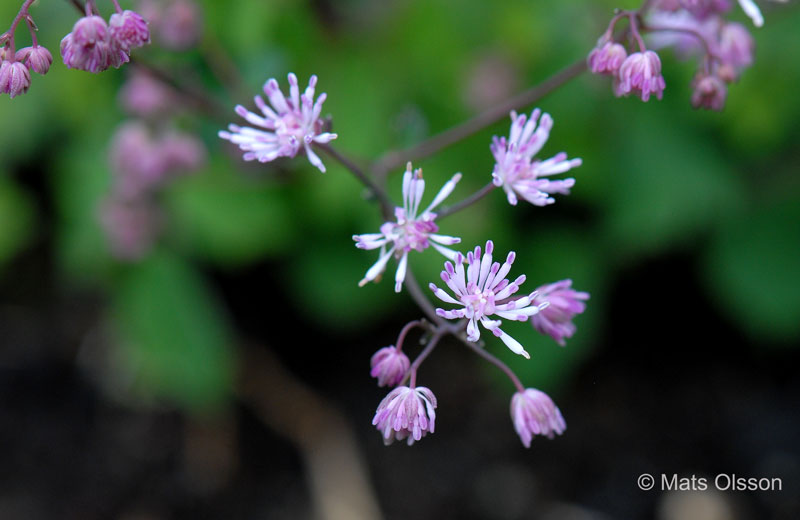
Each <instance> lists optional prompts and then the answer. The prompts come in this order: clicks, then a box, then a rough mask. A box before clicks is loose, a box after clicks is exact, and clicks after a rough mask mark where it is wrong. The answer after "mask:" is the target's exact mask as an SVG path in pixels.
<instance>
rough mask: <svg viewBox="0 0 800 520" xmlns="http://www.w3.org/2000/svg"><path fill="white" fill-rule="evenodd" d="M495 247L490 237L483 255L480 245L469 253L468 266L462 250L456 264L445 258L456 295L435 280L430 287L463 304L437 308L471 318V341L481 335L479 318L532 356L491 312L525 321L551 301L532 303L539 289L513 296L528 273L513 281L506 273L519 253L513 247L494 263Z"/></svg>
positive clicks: (447, 277)
mask: <svg viewBox="0 0 800 520" xmlns="http://www.w3.org/2000/svg"><path fill="white" fill-rule="evenodd" d="M493 250H494V244H493V243H492V241H491V240H489V241H487V242H486V253H485V254H484V255H481V248H480V247H476V248H475V250H474V251H470V252H469V253H467V258H466V260H467V268H466V269H465V268H464V256H463V255H462V254H461V253H458V254H457V255H456V258H455V267H454V266H453V264H451V263H450V262H449V261H448V262H445V264H444V268H445V270H444V271H442V274H441V276H442V280H443V281H444V283H446V284H447V287H449V288H450V290H451V291H453V294H454V295H455V297H453V296H451V295H450V294H448V293H447V292H445V291H444V290H442V289H439V288H438V287H437V286H436V285H434V284H430V286H429V287H430V289H431V291H433V294H435V295H436V297H437V298H439V299H440V300H442V301H443V302H446V303H451V304H454V305H458V306H459V307H461V308H459V309H454V310H444V309H436V314H437V315H439V316H441V317H443V318H446V319H448V320H460V319H462V318H466V319H467V320H469V322H468V323H467V340H469V341H478V340H479V339H480V331H479V330H478V322H480V323H481V325H483V327H484V328H485V329H486V330H488V331H491V332H492V334H494V335H495V336H497V337H499V338H500V340H502V341H503V343H505V344H506V346H507V347H508V348H509V349H511V351H512V352H514V353H516V354H519V355H521V356H524V357H526V358H528V359H530V355H529V354H528V353H527V352H526V351H525V349H524V348H523V347H522V345H521V344H520V343H519V342H518V341H517V340H515V339H514V338H512V337H511V336H509V335H508V334H506V333H505V332H503V331H502V330H500V325H501V324H502V322H501V321H500V320H492V319H490V316H498V317H500V318H503V319H508V320H515V321H525V320H527V319H528V318H529V317H531V316H533V315H535V314H536V313H538V312H539V311H541V310H543V309H545V308H546V307H547V305H548V304H547V303H546V302H545V303H542V304H537V305H534V304H532V302H533V299H534V298H535V297H536V293H535V292H533V293H531V294H529V295H528V296H523V297H521V298H516V299H514V298H511V296H512V295H513V294H514V293H516V292H517V291H518V290H519V286H520V285H522V284H523V282H525V275H521V276H519V277H518V278H517V279H516V280H514V281H513V282H511V283H509V282H508V280H507V279H506V275H508V272H509V271H510V270H511V264H513V263H514V259H515V257H516V254H515V253H514V252H513V251H512V252H510V253H509V254H508V257H507V258H506V261H505V263H503V265H502V266H501V265H500V264H499V263H498V262H494V263H492V251H493ZM465 277H466V278H465Z"/></svg>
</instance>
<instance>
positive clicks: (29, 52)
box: [16, 45, 53, 74]
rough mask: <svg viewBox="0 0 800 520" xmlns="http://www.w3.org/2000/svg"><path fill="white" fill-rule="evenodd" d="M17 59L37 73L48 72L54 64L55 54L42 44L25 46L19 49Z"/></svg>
mask: <svg viewBox="0 0 800 520" xmlns="http://www.w3.org/2000/svg"><path fill="white" fill-rule="evenodd" d="M16 60H17V61H21V62H22V63H24V64H25V65H26V66H27V67H28V68H29V69H30V70H32V71H33V72H36V73H37V74H47V71H48V70H50V65H52V64H53V55H52V54H50V51H48V50H47V49H46V48H44V47H42V46H41V45H34V46H33V47H23V48H22V49H20V50H18V51H17V54H16Z"/></svg>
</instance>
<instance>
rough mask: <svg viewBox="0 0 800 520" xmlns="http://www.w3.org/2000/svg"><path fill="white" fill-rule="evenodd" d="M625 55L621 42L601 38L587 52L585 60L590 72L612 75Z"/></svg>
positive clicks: (620, 64)
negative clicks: (590, 50)
mask: <svg viewBox="0 0 800 520" xmlns="http://www.w3.org/2000/svg"><path fill="white" fill-rule="evenodd" d="M601 43H602V45H601ZM627 57H628V53H627V51H626V50H625V47H623V46H622V45H621V44H619V43H616V42H613V41H610V40H606V39H605V38H601V39H600V41H599V42H597V46H596V47H595V48H594V49H592V52H590V53H589V57H588V59H587V62H588V64H589V70H590V71H591V72H592V74H610V75H614V74H616V73H617V72H618V71H619V68H620V67H621V66H622V63H623V62H624V61H625V58H627Z"/></svg>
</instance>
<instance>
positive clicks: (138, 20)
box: [108, 9, 150, 51]
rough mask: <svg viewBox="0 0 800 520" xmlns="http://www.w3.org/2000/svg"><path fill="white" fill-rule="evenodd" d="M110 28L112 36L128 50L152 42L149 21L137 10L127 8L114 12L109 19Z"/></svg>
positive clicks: (121, 46)
mask: <svg viewBox="0 0 800 520" xmlns="http://www.w3.org/2000/svg"><path fill="white" fill-rule="evenodd" d="M108 28H109V31H110V33H111V38H112V39H113V40H115V41H116V42H117V44H118V45H119V46H120V48H122V49H124V50H126V51H130V50H131V49H135V48H136V47H141V46H143V45H144V44H146V43H150V30H149V29H148V28H147V22H146V21H145V19H144V18H142V16H141V15H140V14H139V13H137V12H135V11H130V10H128V9H126V10H124V11H122V12H121V13H114V14H112V15H111V18H109V20H108Z"/></svg>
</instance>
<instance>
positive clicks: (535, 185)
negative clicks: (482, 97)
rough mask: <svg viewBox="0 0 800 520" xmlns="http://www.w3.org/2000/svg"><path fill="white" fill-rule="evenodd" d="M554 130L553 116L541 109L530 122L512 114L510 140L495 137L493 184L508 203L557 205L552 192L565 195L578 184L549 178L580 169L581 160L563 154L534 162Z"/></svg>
mask: <svg viewBox="0 0 800 520" xmlns="http://www.w3.org/2000/svg"><path fill="white" fill-rule="evenodd" d="M540 116H541V118H540ZM552 128H553V118H552V117H550V114H547V113H545V114H542V112H541V110H539V109H538V108H537V109H535V110H534V111H533V112H532V113H531V117H530V118H529V119H528V118H526V117H525V114H521V115H517V113H516V112H511V131H510V133H509V136H508V139H506V138H505V137H499V138H498V137H497V136H495V137H493V138H492V145H491V147H490V149H491V151H492V155H493V156H494V159H495V161H496V162H495V166H494V171H493V172H492V178H493V182H494V184H495V186H502V188H503V190H505V192H506V196H507V197H508V202H509V204H512V205H516V204H517V198H518V197H522V198H523V199H525V200H527V201H528V202H530V203H531V204H533V205H535V206H545V205H547V204H552V203H554V202H555V199H553V197H552V194H553V193H561V194H564V195H566V194H568V193H569V189H570V188H572V186H574V185H575V179H572V178H568V179H563V180H550V179H547V178H546V177H548V176H550V175H556V174H559V173H564V172H566V171H569V170H571V169H572V168H576V167H578V166H580V165H581V160H580V159H567V154H566V153H564V152H561V153H558V154H556V155H554V156H553V157H551V158H549V159H545V160H544V161H541V160H538V159H536V160H534V159H533V156H534V155H536V154H537V153H539V150H541V149H542V147H543V146H544V144H545V143H546V142H547V139H548V137H550V130H551V129H552ZM543 177H544V178H543Z"/></svg>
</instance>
